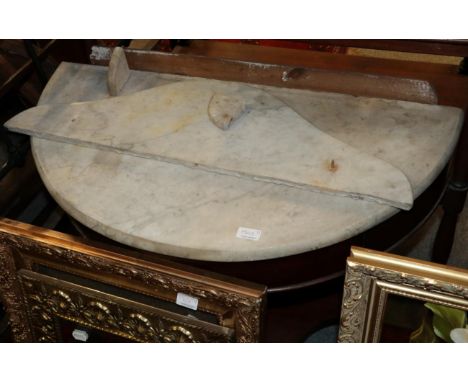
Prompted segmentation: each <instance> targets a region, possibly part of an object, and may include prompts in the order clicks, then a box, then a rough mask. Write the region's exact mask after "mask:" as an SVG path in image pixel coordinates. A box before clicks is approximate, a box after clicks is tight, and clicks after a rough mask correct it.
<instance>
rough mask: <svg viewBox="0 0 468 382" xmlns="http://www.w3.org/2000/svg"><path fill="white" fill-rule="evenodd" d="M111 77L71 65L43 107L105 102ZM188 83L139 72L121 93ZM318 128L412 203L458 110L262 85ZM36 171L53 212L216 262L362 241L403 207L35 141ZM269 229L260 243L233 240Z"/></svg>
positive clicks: (456, 122)
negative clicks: (244, 230) (381, 166)
mask: <svg viewBox="0 0 468 382" xmlns="http://www.w3.org/2000/svg"><path fill="white" fill-rule="evenodd" d="M106 74H107V69H106V68H103V67H94V66H86V65H79V64H68V63H63V64H62V65H61V66H60V67H59V68H58V70H57V71H56V73H55V74H54V76H53V77H52V79H51V80H50V82H49V84H48V86H47V88H46V89H45V91H44V93H43V95H42V97H41V101H40V104H46V103H69V102H76V101H87V100H95V99H102V98H106V97H108V95H107V87H106ZM181 80H185V78H184V77H181V76H173V75H161V74H157V73H149V72H138V71H132V73H131V76H130V78H129V80H128V82H127V83H126V84H125V87H124V88H123V94H131V93H132V92H135V91H138V90H142V89H147V88H150V87H153V86H159V85H164V84H168V83H171V82H174V81H181ZM259 88H262V89H265V90H266V91H268V92H269V93H270V94H273V95H274V96H276V97H278V98H279V99H281V100H282V101H283V102H285V103H286V104H287V105H289V106H290V107H292V108H293V109H294V110H295V111H296V112H297V113H299V114H300V115H301V116H302V117H304V118H306V119H307V120H309V121H310V122H311V123H313V124H314V125H315V126H317V127H318V128H320V129H321V130H323V131H324V132H326V133H327V134H330V135H332V136H333V137H335V138H337V139H340V140H342V141H343V142H346V143H348V144H350V145H351V146H353V147H355V148H356V149H358V150H360V151H363V152H366V153H369V154H371V155H374V156H376V157H378V158H380V159H383V160H385V161H387V162H389V163H391V164H392V165H393V166H395V167H397V168H399V169H400V170H401V171H402V172H403V173H404V174H405V175H406V177H407V178H408V180H409V182H410V184H411V186H412V189H413V192H414V195H415V197H416V196H418V195H419V194H420V193H421V192H422V191H423V190H424V189H425V188H426V187H427V186H428V185H429V184H430V183H431V182H432V181H433V180H434V179H435V177H436V176H437V175H438V173H439V172H440V170H441V169H442V168H443V167H444V165H445V164H446V163H447V161H448V159H449V158H450V155H451V153H452V151H453V149H454V146H455V143H456V140H457V137H458V134H459V131H460V125H461V120H462V112H461V111H460V110H458V109H455V108H449V107H441V106H435V105H422V104H416V103H410V102H400V101H390V100H382V99H371V98H362V97H352V96H347V95H339V94H331V93H323V92H312V91H303V90H291V89H279V88H270V87H260V86H259ZM32 147H33V154H34V157H35V160H36V163H37V166H38V170H39V172H40V174H41V176H42V179H43V180H44V183H45V184H46V186H47V188H48V189H49V191H50V192H51V194H52V196H53V197H54V198H55V199H56V200H57V202H58V203H59V204H60V205H61V206H62V207H63V208H64V209H65V210H66V211H67V212H68V213H70V214H71V215H72V216H74V217H75V218H76V219H78V220H79V221H81V222H82V223H83V224H85V225H87V226H89V227H90V228H92V229H94V230H96V231H98V232H100V233H102V234H104V235H106V236H108V237H110V238H112V239H114V240H117V241H120V242H122V243H125V244H128V245H132V246H135V247H138V248H143V249H147V250H150V251H155V252H160V253H164V254H168V255H172V256H179V257H187V258H194V259H201V260H211V261H249V260H261V259H268V258H276V257H283V256H288V255H291V254H295V253H300V252H304V251H308V250H312V249H316V248H320V247H323V246H327V245H330V244H333V243H336V242H339V241H341V240H344V239H347V238H349V237H351V236H354V235H356V234H358V233H360V232H362V231H364V230H366V229H368V228H370V227H372V226H374V225H376V224H378V223H380V222H381V221H383V220H385V219H386V218H388V217H390V216H392V215H393V214H395V213H396V212H397V211H398V209H396V208H394V207H390V206H387V205H381V204H377V203H374V202H370V201H363V200H353V199H349V198H343V197H339V196H332V195H326V194H319V193H313V192H309V191H307V190H302V189H297V188H291V187H287V186H283V185H279V184H268V183H261V182H257V181H252V180H249V179H246V178H235V177H229V176H222V175H219V174H214V173H208V172H202V171H193V170H192V169H190V168H187V167H183V166H179V165H175V164H171V163H164V162H157V161H151V160H147V159H144V158H138V157H135V156H130V155H123V154H120V153H114V152H107V151H106V152H105V151H101V150H98V149H94V148H89V147H80V146H76V145H71V144H63V143H58V142H52V141H47V140H43V139H39V138H33V140H32ZM239 227H248V228H253V229H258V230H261V236H260V238H259V240H247V239H242V238H238V237H237V236H236V233H237V230H238V228H239Z"/></svg>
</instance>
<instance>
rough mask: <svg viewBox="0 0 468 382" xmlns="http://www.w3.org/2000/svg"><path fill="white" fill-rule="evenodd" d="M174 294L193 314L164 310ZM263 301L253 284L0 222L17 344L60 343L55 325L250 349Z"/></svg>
mask: <svg viewBox="0 0 468 382" xmlns="http://www.w3.org/2000/svg"><path fill="white" fill-rule="evenodd" d="M96 283H98V284H96ZM99 285H100V286H99ZM178 293H183V294H185V295H188V296H191V297H192V298H195V299H196V300H197V301H198V307H197V310H196V311H191V312H193V313H191V314H190V315H185V314H183V313H180V312H178V311H177V309H176V310H174V309H173V308H172V309H168V306H167V303H173V304H174V305H175V301H176V298H177V295H178ZM265 293H266V291H265V287H264V286H261V285H258V284H253V283H248V282H245V281H241V280H234V279H230V278H227V277H224V276H218V275H215V274H209V273H208V272H203V271H198V270H196V269H194V268H191V267H189V266H184V265H179V264H177V265H176V264H175V263H172V262H169V261H155V262H149V261H144V260H141V259H138V258H136V257H129V256H126V255H122V254H120V253H116V252H112V251H109V250H105V249H100V248H96V247H92V246H90V245H87V244H85V243H84V242H82V241H81V240H79V239H76V238H74V237H73V236H70V235H66V234H61V233H58V232H55V231H51V230H47V229H43V228H39V227H34V226H30V225H28V224H24V223H20V222H15V221H12V220H8V219H0V298H1V300H2V301H3V302H4V304H5V307H6V309H7V313H8V315H9V319H10V324H11V327H12V333H13V337H14V340H15V341H17V342H25V341H26V342H31V341H33V342H36V341H41V342H56V341H60V339H61V332H60V324H59V322H60V320H66V321H71V322H75V323H76V324H78V325H84V326H86V327H90V328H94V329H97V330H100V331H103V332H106V333H111V334H114V335H118V336H121V337H123V338H126V339H129V340H132V341H137V342H224V341H237V342H256V341H259V339H260V329H261V321H262V318H263V309H264V305H265ZM138 296H140V297H138ZM148 298H150V299H156V300H155V301H165V303H163V304H162V305H161V304H160V303H158V304H156V302H153V303H148ZM165 304H166V305H165ZM198 312H201V313H200V314H202V315H203V314H211V315H212V317H214V321H210V320H206V319H204V318H203V317H202V316H197V315H198ZM203 312H204V313H203Z"/></svg>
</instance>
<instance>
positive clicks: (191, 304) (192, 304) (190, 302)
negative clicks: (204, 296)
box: [176, 293, 198, 310]
mask: <svg viewBox="0 0 468 382" xmlns="http://www.w3.org/2000/svg"><path fill="white" fill-rule="evenodd" d="M176 304H177V305H180V306H184V307H186V308H189V309H192V310H197V307H198V298H195V297H192V296H189V295H188V294H185V293H177V298H176Z"/></svg>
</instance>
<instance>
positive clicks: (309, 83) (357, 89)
mask: <svg viewBox="0 0 468 382" xmlns="http://www.w3.org/2000/svg"><path fill="white" fill-rule="evenodd" d="M112 51H113V49H112V48H108V47H100V46H94V47H93V48H92V53H91V57H90V59H91V62H92V63H93V64H98V65H108V64H109V60H110V58H111V55H112ZM125 54H126V57H127V60H128V64H129V67H130V69H134V70H146V71H154V72H159V73H171V74H179V75H185V76H191V77H202V78H211V79H217V80H225V81H238V82H246V83H253V84H259V85H269V86H280V87H286V88H295V89H309V90H317V91H326V92H336V93H345V94H351V95H355V96H366V97H377V98H387V99H398V100H404V101H413V102H420V103H427V104H436V103H437V101H438V100H437V95H436V92H435V90H434V89H433V87H432V85H431V84H430V83H429V82H427V81H425V80H420V79H412V78H399V77H392V76H387V75H375V74H367V73H360V72H353V71H344V70H343V71H341V70H324V69H316V68H308V67H296V66H291V65H283V64H265V63H258V62H248V61H239V60H232V59H225V58H217V57H207V56H198V55H190V54H174V53H163V52H155V51H142V50H134V49H125Z"/></svg>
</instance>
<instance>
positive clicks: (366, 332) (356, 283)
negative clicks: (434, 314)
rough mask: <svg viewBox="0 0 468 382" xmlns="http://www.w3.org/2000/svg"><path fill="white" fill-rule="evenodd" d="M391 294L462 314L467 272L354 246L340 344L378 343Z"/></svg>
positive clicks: (466, 296)
mask: <svg viewBox="0 0 468 382" xmlns="http://www.w3.org/2000/svg"><path fill="white" fill-rule="evenodd" d="M394 297H396V299H398V298H400V299H403V300H407V301H409V302H412V301H413V302H416V301H417V302H418V303H420V302H423V303H426V305H427V303H429V304H430V305H433V304H436V306H442V307H449V308H454V309H456V310H460V311H463V312H466V311H467V310H468V270H464V269H458V268H453V267H449V266H445V265H439V264H434V263H431V262H427V261H422V260H416V259H409V258H406V257H401V256H397V255H391V254H386V253H382V252H377V251H371V250H367V249H363V248H357V247H352V249H351V256H350V257H349V258H348V260H347V268H346V277H345V284H344V295H343V302H342V309H341V321H340V329H339V334H338V342H380V341H381V336H382V330H383V326H384V321H385V315H386V314H387V315H388V314H389V313H388V309H387V308H388V305H389V300H390V299H392V298H394ZM423 303H420V304H422V306H426V305H424V304H423ZM397 314H398V313H397ZM465 314H466V313H465ZM390 342H397V341H392V340H391V341H390Z"/></svg>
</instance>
